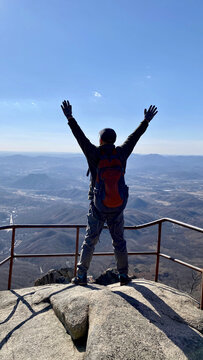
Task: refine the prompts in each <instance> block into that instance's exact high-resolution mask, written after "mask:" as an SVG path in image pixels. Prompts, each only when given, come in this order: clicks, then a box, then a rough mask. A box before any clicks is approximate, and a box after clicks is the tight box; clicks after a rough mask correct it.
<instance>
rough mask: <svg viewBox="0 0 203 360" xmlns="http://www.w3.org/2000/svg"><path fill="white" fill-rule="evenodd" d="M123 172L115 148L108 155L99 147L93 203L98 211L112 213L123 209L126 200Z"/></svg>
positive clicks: (126, 189) (126, 190)
mask: <svg viewBox="0 0 203 360" xmlns="http://www.w3.org/2000/svg"><path fill="white" fill-rule="evenodd" d="M124 173H125V172H124V169H123V166H122V163H121V160H120V158H119V156H118V154H117V150H116V149H114V150H113V152H112V154H110V155H109V154H106V153H105V151H104V150H102V149H101V152H100V159H99V162H98V165H97V176H96V182H95V187H94V205H95V206H96V208H97V209H98V210H99V211H101V212H104V213H109V212H111V213H112V212H118V211H122V210H124V208H125V206H126V204H127V200H128V187H127V186H126V184H125V179H124Z"/></svg>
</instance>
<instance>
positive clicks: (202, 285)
mask: <svg viewBox="0 0 203 360" xmlns="http://www.w3.org/2000/svg"><path fill="white" fill-rule="evenodd" d="M200 309H201V310H203V269H202V284H201V298H200Z"/></svg>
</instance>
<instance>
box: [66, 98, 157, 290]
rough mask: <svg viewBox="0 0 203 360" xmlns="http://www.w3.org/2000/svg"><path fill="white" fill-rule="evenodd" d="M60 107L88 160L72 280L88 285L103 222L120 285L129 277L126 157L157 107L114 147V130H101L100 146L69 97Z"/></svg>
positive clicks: (148, 111) (151, 108)
mask: <svg viewBox="0 0 203 360" xmlns="http://www.w3.org/2000/svg"><path fill="white" fill-rule="evenodd" d="M61 108H62V110H63V113H64V115H65V116H66V118H67V120H68V125H69V126H70V128H71V130H72V133H73V135H74V136H75V138H76V140H77V142H78V144H79V146H80V147H81V149H82V151H83V153H84V155H85V157H86V159H87V162H88V166H89V172H90V188H89V195H88V198H89V200H90V206H89V212H88V215H87V228H86V235H85V239H84V241H83V244H82V247H81V253H80V259H79V262H78V264H77V276H76V277H75V278H73V279H72V283H74V284H76V285H87V271H88V269H89V266H90V262H91V259H92V255H93V252H94V249H95V245H96V244H97V242H98V240H99V236H100V234H101V231H102V229H103V226H104V223H105V222H106V223H107V226H108V228H109V231H110V234H111V237H112V240H113V241H112V244H113V248H114V254H115V259H116V264H117V270H118V273H119V280H120V285H126V284H128V283H129V282H130V280H131V279H130V277H129V276H128V253H127V248H126V241H125V239H124V219H123V210H124V208H125V206H126V203H127V200H128V187H127V186H126V184H125V180H124V173H125V169H126V162H127V159H128V157H129V156H130V154H131V153H132V151H133V149H134V147H135V145H136V143H137V142H138V140H139V139H140V137H141V136H142V135H143V134H144V132H145V131H146V129H147V127H148V124H149V122H150V121H151V120H152V119H153V117H154V116H155V115H156V114H157V112H158V111H157V108H156V106H155V105H153V106H152V105H151V106H150V107H149V109H148V110H147V109H145V110H144V120H143V121H142V122H141V124H140V125H139V126H138V128H137V129H136V130H135V131H134V132H133V133H132V134H131V135H129V136H128V138H127V140H126V141H125V142H124V143H123V145H121V146H117V147H116V146H115V145H114V143H115V141H116V133H115V131H114V130H113V129H110V128H105V129H103V130H101V131H100V133H99V135H100V138H99V143H100V146H95V145H93V144H92V143H91V142H90V140H89V139H88V138H87V137H86V136H85V134H84V132H83V131H82V130H81V128H80V126H79V125H78V123H77V122H76V120H75V119H74V117H73V116H72V106H71V105H70V103H69V101H68V100H64V101H63V102H62V105H61Z"/></svg>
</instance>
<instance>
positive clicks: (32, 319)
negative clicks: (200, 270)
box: [0, 279, 203, 360]
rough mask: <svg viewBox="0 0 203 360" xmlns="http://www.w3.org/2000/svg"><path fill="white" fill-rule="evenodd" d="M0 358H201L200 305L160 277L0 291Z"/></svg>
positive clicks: (202, 326) (202, 313)
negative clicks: (125, 283) (157, 280)
mask: <svg viewBox="0 0 203 360" xmlns="http://www.w3.org/2000/svg"><path fill="white" fill-rule="evenodd" d="M0 323H1V339H0V348H1V359H2V360H8V359H21V360H24V359H26V360H34V359H36V358H38V359H40V360H45V359H46V360H51V359H54V360H62V359H63V360H65V359H68V360H80V359H85V360H109V359H115V360H121V359H122V360H123V359H125V360H136V359H139V360H145V359H149V360H155V359H156V360H159V359H160V360H163V359H168V360H169V359H170V360H171V359H178V360H179V359H180V360H183V359H190V360H200V359H203V311H201V310H199V308H198V304H197V302H196V301H195V300H194V299H192V298H191V297H190V296H189V295H186V294H184V293H181V292H179V291H178V290H175V289H173V288H170V287H168V286H166V285H163V284H160V283H154V282H152V281H147V280H144V279H143V280H141V279H139V280H137V279H136V280H133V281H132V283H130V284H129V285H128V286H122V287H120V286H119V284H118V283H116V284H112V285H109V286H107V287H105V286H102V285H98V284H88V286H86V287H82V286H75V285H72V284H67V285H64V284H55V285H46V286H41V287H33V288H28V289H20V290H11V291H2V292H0Z"/></svg>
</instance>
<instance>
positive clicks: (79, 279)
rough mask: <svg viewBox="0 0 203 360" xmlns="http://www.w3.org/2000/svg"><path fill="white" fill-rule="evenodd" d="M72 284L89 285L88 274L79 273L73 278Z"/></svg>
mask: <svg viewBox="0 0 203 360" xmlns="http://www.w3.org/2000/svg"><path fill="white" fill-rule="evenodd" d="M71 282H72V284H75V285H83V286H85V285H87V274H83V275H77V276H76V277H74V278H73V279H72V280H71Z"/></svg>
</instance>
